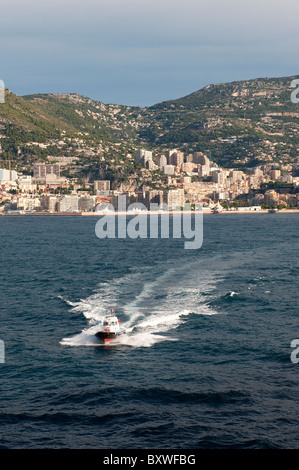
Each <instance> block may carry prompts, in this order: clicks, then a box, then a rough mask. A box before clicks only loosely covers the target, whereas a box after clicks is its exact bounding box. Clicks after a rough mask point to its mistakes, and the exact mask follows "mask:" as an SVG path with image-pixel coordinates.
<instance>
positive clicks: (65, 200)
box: [57, 196, 79, 212]
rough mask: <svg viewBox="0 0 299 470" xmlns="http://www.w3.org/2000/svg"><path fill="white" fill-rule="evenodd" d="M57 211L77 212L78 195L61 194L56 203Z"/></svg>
mask: <svg viewBox="0 0 299 470" xmlns="http://www.w3.org/2000/svg"><path fill="white" fill-rule="evenodd" d="M57 210H58V212H77V211H78V210H79V197H78V196H62V198H61V199H59V201H58V203H57Z"/></svg>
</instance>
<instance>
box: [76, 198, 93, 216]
mask: <svg viewBox="0 0 299 470" xmlns="http://www.w3.org/2000/svg"><path fill="white" fill-rule="evenodd" d="M94 209H95V197H92V196H82V197H80V199H79V210H80V211H82V212H93V211H94Z"/></svg>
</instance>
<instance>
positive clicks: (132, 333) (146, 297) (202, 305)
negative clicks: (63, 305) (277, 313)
mask: <svg viewBox="0 0 299 470" xmlns="http://www.w3.org/2000/svg"><path fill="white" fill-rule="evenodd" d="M196 266H197V267H198V265H196V263H194V266H193V270H192V269H191V267H192V265H191V266H190V265H189V266H188V273H187V274H186V269H183V268H178V267H177V266H176V267H171V268H169V269H168V270H166V271H164V272H160V273H157V272H155V273H153V271H152V270H153V268H148V269H143V270H142V272H140V271H138V272H136V273H131V274H127V275H125V276H123V277H122V278H120V279H117V280H114V281H113V282H112V281H111V282H107V283H102V284H100V285H99V286H98V287H97V289H96V292H95V294H93V295H92V296H90V297H88V298H86V299H82V300H80V301H79V302H77V303H74V302H69V301H66V302H67V303H68V304H69V305H70V306H71V307H72V312H76V313H79V314H83V315H84V317H85V318H86V319H87V320H88V325H87V327H86V328H84V329H83V330H82V331H81V333H79V334H77V335H74V336H72V337H69V338H63V339H62V340H61V342H60V344H62V345H67V346H103V344H102V343H100V342H99V340H98V339H97V338H96V336H95V333H96V332H97V331H98V329H99V326H98V324H99V323H100V322H101V321H102V320H103V317H104V316H105V315H106V314H107V312H108V311H109V310H110V308H111V307H113V308H115V310H116V314H117V316H118V317H119V318H120V320H121V326H122V328H125V330H126V333H125V334H122V335H121V336H119V337H118V338H116V339H114V340H113V341H110V343H109V347H110V346H117V345H126V346H131V347H134V348H140V347H151V346H152V345H154V344H156V343H158V342H161V341H177V340H178V337H177V336H176V335H175V334H174V333H173V331H174V330H176V329H177V328H178V327H179V326H180V325H181V324H183V323H184V322H186V321H187V319H188V317H189V315H190V314H198V315H214V314H217V313H219V312H217V311H216V310H214V309H213V308H212V307H211V306H210V305H209V303H208V301H207V297H209V293H210V294H211V292H212V291H213V289H214V288H215V284H216V280H215V279H213V277H212V276H211V274H207V273H206V275H205V276H199V272H198V269H196ZM152 279H154V281H153V280H152ZM105 346H107V344H106V345H105Z"/></svg>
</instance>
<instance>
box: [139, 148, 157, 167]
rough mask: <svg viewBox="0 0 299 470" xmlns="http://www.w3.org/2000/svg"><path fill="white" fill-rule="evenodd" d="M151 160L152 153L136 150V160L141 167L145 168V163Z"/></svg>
mask: <svg viewBox="0 0 299 470" xmlns="http://www.w3.org/2000/svg"><path fill="white" fill-rule="evenodd" d="M152 159H153V152H151V151H149V150H143V149H141V150H137V160H138V161H139V162H141V164H142V165H143V166H145V164H146V162H148V161H152Z"/></svg>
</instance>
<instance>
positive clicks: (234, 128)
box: [0, 76, 299, 179]
mask: <svg viewBox="0 0 299 470" xmlns="http://www.w3.org/2000/svg"><path fill="white" fill-rule="evenodd" d="M295 78H298V77H295V76H294V77H283V78H260V79H255V80H247V81H240V82H232V83H226V84H216V85H209V86H206V87H205V88H203V89H201V90H199V91H196V92H194V93H191V94H190V95H188V96H185V97H182V98H179V99H177V100H171V101H165V102H163V103H158V104H156V105H154V106H151V107H148V108H138V107H129V106H122V105H114V104H104V103H102V102H100V101H95V100H91V99H89V98H86V97H84V96H80V95H77V94H37V95H29V96H24V97H19V96H17V95H15V94H13V93H12V92H10V91H8V90H7V91H6V102H5V104H1V105H0V134H1V147H2V150H1V152H2V153H0V163H1V164H2V165H4V164H5V162H7V160H11V161H12V163H13V165H14V166H15V167H16V168H21V167H27V168H29V167H30V166H31V164H32V162H33V161H36V160H43V159H44V160H46V159H47V156H48V155H54V156H55V155H69V156H73V155H76V156H78V155H79V156H80V165H81V167H82V168H81V170H82V175H83V176H85V177H86V176H88V175H89V176H90V175H91V177H92V175H94V176H97V175H100V176H101V175H102V174H103V172H106V173H107V172H108V173H109V171H110V170H111V169H112V173H113V174H114V178H115V179H119V178H122V177H124V178H125V179H126V178H127V176H128V175H130V174H132V173H133V171H134V170H136V165H135V163H134V161H133V158H132V157H130V155H133V154H134V152H135V150H136V149H137V148H148V149H152V150H153V151H154V153H155V152H156V153H158V152H163V151H165V150H166V149H167V148H178V149H180V150H181V151H183V152H185V154H188V153H191V152H194V151H202V152H204V153H206V154H208V155H210V156H211V158H212V159H213V160H214V161H216V162H217V163H218V164H220V165H222V166H226V167H239V168H244V167H250V166H254V165H257V164H259V163H261V162H270V161H273V162H295V161H297V159H298V156H299V138H298V135H299V134H298V129H299V119H298V118H299V106H298V105H295V104H293V103H292V102H291V99H290V95H291V92H292V91H293V89H292V88H291V87H290V84H291V81H292V80H293V79H295ZM103 161H104V162H105V163H103ZM98 167H102V170H101V171H100V173H99V172H98ZM116 169H117V171H116V173H115V170H116ZM81 170H80V168H78V171H79V173H80V171H81Z"/></svg>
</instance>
